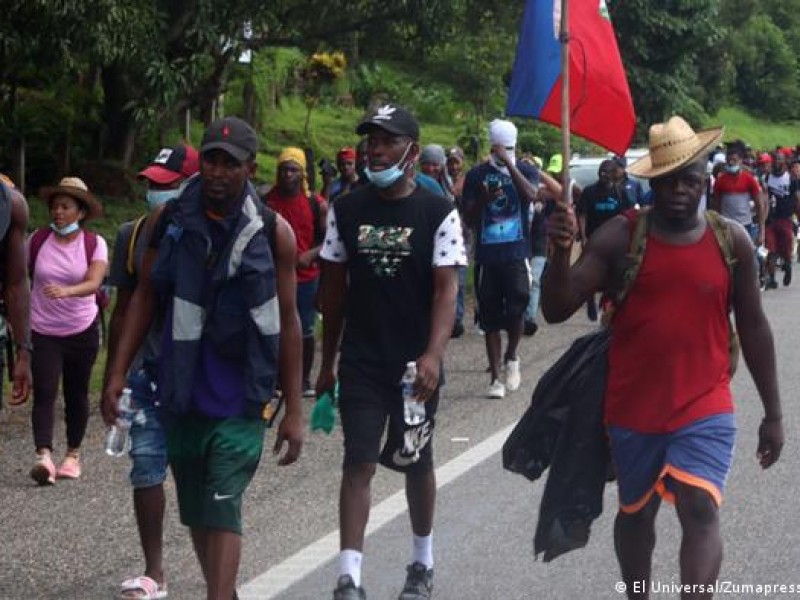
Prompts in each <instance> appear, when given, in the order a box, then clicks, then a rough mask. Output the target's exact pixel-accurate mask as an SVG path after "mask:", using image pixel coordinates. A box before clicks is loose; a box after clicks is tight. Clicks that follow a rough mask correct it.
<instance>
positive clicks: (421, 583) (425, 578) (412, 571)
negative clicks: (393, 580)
mask: <svg viewBox="0 0 800 600" xmlns="http://www.w3.org/2000/svg"><path fill="white" fill-rule="evenodd" d="M406 573H407V575H406V584H405V585H404V586H403V591H402V592H400V596H398V598H397V600H425V599H426V598H430V597H431V594H432V593H433V569H429V568H427V567H426V566H425V565H423V564H422V563H420V562H415V563H414V564H411V565H408V566H407V567H406Z"/></svg>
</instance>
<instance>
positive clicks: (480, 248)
mask: <svg viewBox="0 0 800 600" xmlns="http://www.w3.org/2000/svg"><path fill="white" fill-rule="evenodd" d="M517 168H518V169H519V170H520V172H521V173H522V175H523V176H524V177H525V179H527V180H528V181H530V182H531V183H532V184H533V185H534V187H535V186H537V185H538V184H539V171H538V170H537V169H536V168H535V167H532V166H530V165H526V164H524V163H517ZM484 190H488V191H489V194H490V195H491V196H492V198H493V199H492V200H491V201H490V202H489V203H488V204H487V205H486V207H485V208H484V209H483V213H482V214H481V216H480V219H479V221H478V223H476V224H475V227H474V229H475V262H476V264H479V265H486V264H502V263H509V262H514V261H517V260H521V259H525V258H528V257H529V256H530V254H531V245H530V227H529V226H528V206H529V204H530V203H529V202H528V201H526V200H525V199H524V198H523V197H522V195H521V194H519V193H518V192H517V189H516V188H515V187H514V184H513V183H512V181H511V176H510V175H505V174H504V173H501V172H500V171H499V170H498V169H496V168H495V167H494V166H492V165H490V164H489V163H481V164H479V165H477V166H475V167H473V168H472V169H470V170H469V172H468V173H467V176H466V179H465V180H464V196H463V198H464V200H463V202H464V206H465V207H466V208H467V210H469V209H470V207H472V206H473V205H474V204H475V203H477V202H480V201H481V197H482V194H483V193H484Z"/></svg>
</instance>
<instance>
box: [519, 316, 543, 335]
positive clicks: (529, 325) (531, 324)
mask: <svg viewBox="0 0 800 600" xmlns="http://www.w3.org/2000/svg"><path fill="white" fill-rule="evenodd" d="M537 331H539V326H538V325H537V324H536V321H528V320H527V319H526V320H525V323H524V324H523V325H522V335H526V336H528V337H531V336H532V335H534V334H535V333H536V332H537Z"/></svg>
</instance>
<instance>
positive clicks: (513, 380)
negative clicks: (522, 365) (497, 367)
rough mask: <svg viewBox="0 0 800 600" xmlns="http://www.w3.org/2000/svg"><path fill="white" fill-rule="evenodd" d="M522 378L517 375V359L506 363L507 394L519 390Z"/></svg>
mask: <svg viewBox="0 0 800 600" xmlns="http://www.w3.org/2000/svg"><path fill="white" fill-rule="evenodd" d="M521 382H522V376H521V375H520V373H519V359H518V358H517V359H514V360H509V361H506V387H507V388H508V391H509V392H514V391H516V390H518V389H519V384H520V383H521Z"/></svg>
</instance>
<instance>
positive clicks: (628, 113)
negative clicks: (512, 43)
mask: <svg viewBox="0 0 800 600" xmlns="http://www.w3.org/2000/svg"><path fill="white" fill-rule="evenodd" d="M561 1H562V0H527V3H526V5H525V16H524V18H523V21H522V28H521V30H520V35H519V43H518V45H517V56H516V60H515V61H514V69H513V71H512V74H511V89H510V90H509V94H508V101H507V104H506V113H507V114H508V115H517V116H527V117H533V118H535V119H538V120H540V121H544V122H546V123H551V124H553V125H557V126H560V125H561V81H562V73H561V42H560V34H561V31H560V28H561ZM567 1H568V2H569V69H570V74H569V80H570V86H569V88H570V89H569V98H570V129H571V131H572V133H574V134H576V135H579V136H581V137H583V138H586V139H587V140H590V141H592V142H594V143H596V144H598V145H600V146H602V147H604V148H607V149H608V150H611V151H612V152H615V153H617V154H625V151H626V150H627V149H628V146H630V143H631V140H632V139H633V134H634V131H635V128H636V115H635V113H634V110H633V101H632V100H631V92H630V89H629V88H628V80H627V78H626V76H625V68H624V67H623V65H622V59H621V57H620V53H619V47H618V46H617V39H616V37H615V35H614V29H613V27H612V26H611V21H610V19H609V15H608V9H607V7H606V3H605V0H567Z"/></svg>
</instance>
